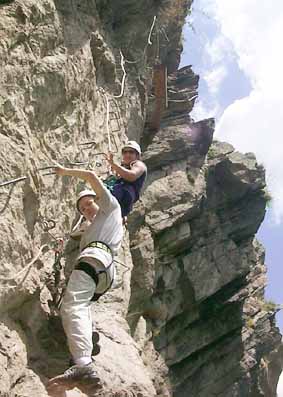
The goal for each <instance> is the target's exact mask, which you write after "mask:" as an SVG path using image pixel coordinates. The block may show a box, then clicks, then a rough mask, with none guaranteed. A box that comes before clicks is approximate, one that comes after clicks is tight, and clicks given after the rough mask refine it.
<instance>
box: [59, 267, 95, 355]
mask: <svg viewBox="0 0 283 397" xmlns="http://www.w3.org/2000/svg"><path fill="white" fill-rule="evenodd" d="M95 289H96V284H95V281H94V280H93V279H92V278H91V277H90V276H89V275H88V274H87V273H85V272H84V271H81V270H73V272H72V274H71V276H70V279H69V282H68V286H67V289H66V292H65V295H64V298H63V301H62V305H61V309H60V312H61V316H62V323H63V327H64V330H65V333H66V335H67V339H68V345H69V350H70V352H71V354H72V357H73V359H74V361H76V359H79V358H81V357H87V358H90V359H91V354H92V348H93V345H92V318H91V310H90V306H91V303H92V302H91V299H92V297H93V294H94V293H95Z"/></svg>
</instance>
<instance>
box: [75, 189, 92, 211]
mask: <svg viewBox="0 0 283 397" xmlns="http://www.w3.org/2000/svg"><path fill="white" fill-rule="evenodd" d="M86 196H92V197H96V193H95V192H94V191H93V190H82V191H81V192H80V193H79V195H78V198H77V210H78V211H79V212H81V211H80V208H79V201H80V200H81V199H82V198H83V197H86Z"/></svg>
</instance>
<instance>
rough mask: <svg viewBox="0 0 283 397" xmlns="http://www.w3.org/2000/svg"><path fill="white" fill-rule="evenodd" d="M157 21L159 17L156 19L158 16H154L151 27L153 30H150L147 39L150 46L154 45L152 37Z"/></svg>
mask: <svg viewBox="0 0 283 397" xmlns="http://www.w3.org/2000/svg"><path fill="white" fill-rule="evenodd" d="M156 19H157V17H156V15H154V18H153V22H152V25H151V28H150V31H149V35H148V38H147V43H148V44H149V45H152V41H151V35H152V32H153V29H154V25H155V22H156Z"/></svg>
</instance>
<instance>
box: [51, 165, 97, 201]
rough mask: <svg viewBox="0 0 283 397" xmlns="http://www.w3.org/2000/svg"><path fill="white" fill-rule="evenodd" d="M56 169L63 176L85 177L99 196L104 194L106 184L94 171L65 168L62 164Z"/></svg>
mask: <svg viewBox="0 0 283 397" xmlns="http://www.w3.org/2000/svg"><path fill="white" fill-rule="evenodd" d="M54 170H55V172H56V174H57V175H61V176H73V177H75V178H79V179H83V180H84V181H86V182H88V183H89V184H90V186H91V187H92V189H93V190H94V191H95V193H96V194H97V196H98V198H99V197H101V196H102V193H103V190H104V186H103V183H102V182H101V180H100V178H99V177H98V176H97V175H96V173H95V172H94V171H90V170H81V169H78V168H64V167H61V166H60V165H56V166H55V167H54Z"/></svg>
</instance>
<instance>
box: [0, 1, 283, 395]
mask: <svg viewBox="0 0 283 397" xmlns="http://www.w3.org/2000/svg"><path fill="white" fill-rule="evenodd" d="M190 5H191V2H190V1H189V0H174V1H167V0H162V1H161V0H160V1H157V0H154V1H153V0H148V1H143V2H136V1H125V0H117V1H115V2H111V3H110V2H108V1H106V0H96V1H92V2H90V1H88V2H85V1H84V2H82V1H80V0H72V1H69V0H64V1H53V0H41V1H35V0H28V1H25V2H24V1H21V0H17V1H9V2H8V1H6V2H3V4H2V5H0V26H1V29H0V31H1V33H0V37H1V40H0V68H1V74H0V127H1V128H0V140H1V160H2V161H1V164H0V172H1V181H0V182H10V181H12V182H11V183H9V184H6V185H1V187H0V189H1V192H0V193H1V194H0V213H1V226H2V227H1V230H0V239H1V248H0V252H1V257H0V313H1V316H0V363H1V366H2V371H1V374H0V396H3V397H4V396H11V397H16V396H21V397H24V396H29V397H33V396H36V397H38V396H47V395H48V394H47V391H46V389H45V387H44V385H45V384H46V382H47V380H48V378H50V377H52V376H54V375H57V374H58V373H61V372H62V371H63V370H64V369H66V368H67V366H68V361H69V353H68V349H67V346H66V339H65V336H64V333H63V330H62V326H61V323H60V319H59V317H58V311H57V308H56V304H57V303H58V300H60V295H61V292H62V285H63V284H64V275H63V271H62V270H60V266H59V261H58V253H56V249H57V248H58V246H57V245H56V244H55V239H56V238H57V237H60V238H62V237H64V238H65V239H64V240H65V245H64V246H65V250H64V257H63V258H62V260H61V263H62V265H63V266H64V268H65V270H66V271H65V275H66V277H68V274H69V273H70V271H71V269H72V266H73V263H74V259H75V257H76V253H77V249H78V243H77V242H76V241H71V240H68V232H69V231H70V230H71V226H72V224H73V220H74V217H75V213H74V208H73V207H74V200H75V196H76V193H77V192H78V191H79V190H80V189H81V188H82V184H77V181H75V180H71V179H69V178H62V179H60V178H57V177H55V176H54V175H45V174H46V173H48V172H49V171H50V170H49V169H42V168H45V167H48V166H50V165H52V164H53V162H54V161H56V162H60V163H64V164H70V163H71V164H75V163H80V162H83V163H84V166H88V167H91V168H92V167H95V169H96V170H97V172H98V173H99V174H100V175H101V176H102V177H103V176H104V175H105V172H106V171H107V167H106V164H105V162H104V161H103V157H102V156H101V152H106V151H107V150H108V149H109V138H110V146H111V149H112V150H113V151H114V152H116V153H115V156H117V158H118V156H119V148H120V146H121V145H122V144H123V143H124V142H125V141H126V139H128V138H131V139H137V140H141V142H142V144H143V147H144V151H145V153H144V160H145V162H146V163H147V165H148V169H149V175H148V180H147V184H146V188H145V191H144V194H143V196H142V199H141V200H140V202H139V203H138V204H137V205H136V206H135V208H134V211H133V213H132V214H131V216H130V217H129V226H128V231H125V238H124V243H123V248H122V250H121V252H120V255H119V257H118V258H117V259H118V261H119V262H121V263H120V264H119V263H117V270H118V274H117V281H116V284H115V285H114V288H113V289H112V290H111V291H110V292H109V293H107V294H106V295H105V296H104V297H103V298H102V299H101V300H100V301H99V303H97V304H96V305H94V309H93V314H94V318H95V322H96V325H97V328H98V330H99V332H100V335H101V346H102V348H101V353H100V354H99V355H98V356H97V358H96V363H97V369H98V374H99V376H100V378H101V380H102V389H101V390H100V391H99V396H105V397H106V396H107V397H109V396H112V395H113V396H130V395H131V396H139V397H147V396H148V397H153V396H162V397H166V396H167V397H169V396H176V397H178V396H187V395H188V393H189V394H190V395H192V396H198V397H201V396H210V395H215V396H220V397H221V396H224V395H225V396H241V397H244V396H270V397H274V396H275V394H276V392H275V387H276V383H277V379H278V375H279V373H280V371H281V367H282V358H281V357H282V353H280V352H279V350H280V349H281V343H280V334H279V331H278V329H277V328H276V326H275V320H274V314H275V311H276V307H273V306H272V305H267V304H266V303H265V302H264V296H263V294H264V285H265V267H264V253H263V249H262V247H261V246H260V245H259V244H258V243H257V242H256V240H255V239H254V235H255V233H256V231H257V229H258V227H259V225H260V223H261V221H262V219H263V217H264V212H265V203H266V200H265V193H264V189H265V181H264V170H263V169H262V167H260V166H259V165H258V164H257V162H256V159H255V158H254V156H253V155H252V154H246V155H242V154H240V153H237V152H235V151H234V149H233V148H232V147H231V146H230V145H228V144H224V143H220V142H214V143H212V138H213V127H214V125H213V120H204V121H202V122H199V123H194V122H193V121H192V120H191V119H190V116H189V112H190V111H191V110H192V107H193V104H194V101H195V99H196V96H197V85H198V77H197V76H196V75H194V73H193V71H192V69H191V68H190V67H186V68H183V69H181V70H178V71H177V68H178V64H179V56H180V51H181V48H182V45H181V30H182V26H183V24H184V19H185V16H186V12H187V10H188V7H189V6H190ZM155 16H157V20H155V19H154V17H155ZM154 21H155V22H154ZM151 28H152V31H151ZM150 31H151V35H150ZM149 41H151V43H152V44H149ZM121 54H122V55H121ZM159 63H161V64H163V65H165V66H166V68H167V71H168V107H167V108H166V109H165V110H164V111H163V113H162V118H161V124H160V129H159V130H158V131H152V129H151V128H150V123H149V120H150V117H151V112H152V106H153V104H154V97H152V70H153V69H152V68H153V66H154V65H155V64H159ZM123 69H125V72H124V70H123ZM125 73H126V79H125V84H124V80H123V76H125ZM107 108H109V110H110V111H109V113H108V116H109V117H107ZM107 131H109V134H110V135H109V136H108V133H107ZM14 180H16V182H15V183H14V182H13V181H14ZM50 220H53V222H50ZM51 227H53V228H52V229H51ZM56 259H57V262H56ZM54 263H56V266H57V267H56V266H55V267H54ZM58 266H59V267H58ZM59 273H60V280H58V276H59ZM58 281H60V282H59V283H58V284H57V282H58ZM58 288H59V290H58ZM58 292H59V293H58ZM75 393H76V395H78V394H79V395H82V393H81V392H79V391H77V392H75V391H72V392H71V391H68V393H67V394H68V396H71V395H72V394H73V395H75ZM87 394H88V395H93V394H94V392H93V391H91V390H90V391H88V392H87Z"/></svg>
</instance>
